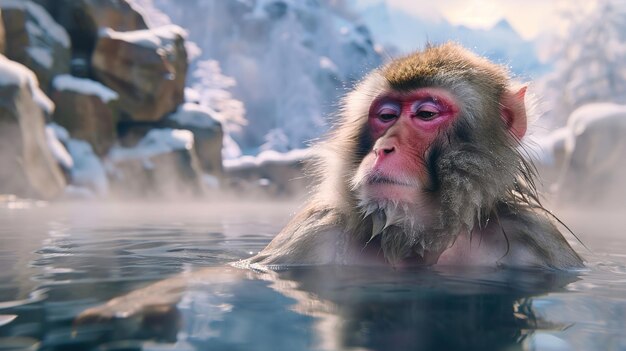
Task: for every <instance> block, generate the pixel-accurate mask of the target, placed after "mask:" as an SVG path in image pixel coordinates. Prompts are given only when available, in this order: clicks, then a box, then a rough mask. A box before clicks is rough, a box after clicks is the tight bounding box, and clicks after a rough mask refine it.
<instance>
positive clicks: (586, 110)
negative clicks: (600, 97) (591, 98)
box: [567, 102, 626, 135]
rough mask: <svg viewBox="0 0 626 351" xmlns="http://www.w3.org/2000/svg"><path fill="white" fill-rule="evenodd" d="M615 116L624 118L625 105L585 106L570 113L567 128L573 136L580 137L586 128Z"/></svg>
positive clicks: (599, 104) (602, 104) (625, 112)
mask: <svg viewBox="0 0 626 351" xmlns="http://www.w3.org/2000/svg"><path fill="white" fill-rule="evenodd" d="M615 115H621V116H626V105H619V104H614V103H609V102H606V103H592V104H587V105H584V106H581V107H579V108H578V109H576V110H575V111H574V112H572V114H571V116H570V117H569V119H568V121H567V128H569V129H570V130H571V131H572V133H574V135H580V134H582V132H584V131H585V129H586V128H587V126H589V125H591V124H593V123H596V122H597V121H600V120H604V119H606V118H611V117H613V116H615Z"/></svg>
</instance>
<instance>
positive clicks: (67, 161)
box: [46, 124, 74, 170]
mask: <svg viewBox="0 0 626 351" xmlns="http://www.w3.org/2000/svg"><path fill="white" fill-rule="evenodd" d="M59 128H61V129H62V127H60V126H59V125H57V124H55V126H54V127H52V126H46V141H47V142H48V149H50V152H51V153H52V156H53V157H54V159H55V160H56V161H57V162H58V163H59V164H60V165H61V167H63V168H64V169H67V170H70V169H72V168H73V167H74V160H73V159H72V156H70V154H69V153H68V152H67V150H66V149H65V146H63V144H62V143H61V141H59V139H60V138H58V137H57V135H56V130H58V129H59ZM63 130H64V131H65V129H63ZM65 133H66V134H67V131H65ZM61 136H66V135H63V134H62V135H61Z"/></svg>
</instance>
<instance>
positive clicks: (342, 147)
mask: <svg viewBox="0 0 626 351" xmlns="http://www.w3.org/2000/svg"><path fill="white" fill-rule="evenodd" d="M525 92H526V87H525V86H521V87H515V86H514V85H513V84H512V82H511V79H510V78H509V76H508V74H507V72H506V70H505V69H504V68H503V67H501V66H498V65H496V64H493V63H491V62H489V61H488V60H486V59H484V58H482V57H479V56H476V55H474V54H472V53H471V52H469V51H467V50H465V49H463V48H462V47H460V46H458V45H456V44H452V43H448V44H444V45H441V46H429V47H427V48H426V49H425V50H424V51H421V52H416V53H414V54H411V55H408V56H406V57H402V58H399V59H396V60H394V61H392V62H390V63H389V64H387V65H385V66H383V67H381V68H379V69H376V70H374V71H373V72H371V73H370V74H369V75H368V76H366V77H365V79H364V80H363V81H362V82H361V83H360V84H358V85H357V87H356V88H355V89H354V90H353V91H352V92H351V93H349V94H348V95H347V96H346V97H345V99H344V100H343V106H342V109H341V112H340V114H341V115H340V120H339V123H338V125H337V126H336V128H335V130H334V131H332V132H331V133H330V135H329V136H328V137H327V138H326V140H325V141H323V142H321V143H320V144H319V145H317V146H316V149H315V150H316V151H317V153H316V156H317V158H316V161H315V163H314V165H313V171H314V173H316V176H317V177H318V180H319V184H318V185H317V187H316V189H315V190H314V194H313V196H312V199H311V200H310V202H309V203H308V205H306V207H305V208H304V209H303V210H302V211H301V212H300V213H299V214H298V215H297V216H295V218H294V219H293V220H292V221H291V223H289V224H288V225H287V227H286V228H285V229H283V230H282V231H281V232H280V233H279V234H278V236H276V238H274V240H273V241H272V242H271V243H270V244H269V245H268V246H267V247H266V248H265V249H264V250H263V251H262V252H260V253H259V254H257V255H256V256H254V257H252V258H250V259H247V260H244V261H241V262H240V263H239V265H240V266H251V267H252V268H255V267H257V268H260V269H267V268H270V269H271V268H272V267H280V266H290V265H319V264H368V263H372V262H378V261H384V262H387V263H389V264H391V265H393V266H396V267H398V266H405V265H415V264H418V265H432V264H445V265H487V266H495V265H507V266H518V267H520V266H521V267H544V268H555V269H568V268H574V267H580V266H582V260H581V258H580V257H579V256H578V255H577V254H576V253H575V252H574V250H573V249H572V248H571V247H570V245H569V244H568V243H567V241H566V240H565V239H564V238H563V236H562V235H561V233H560V232H559V230H558V229H557V227H556V226H555V225H554V224H553V223H552V221H551V219H550V218H549V217H550V213H549V212H548V211H547V210H545V209H544V208H543V206H542V205H541V203H540V202H539V199H538V194H537V192H536V190H535V187H534V179H533V178H534V168H533V166H532V165H531V164H529V163H528V161H526V160H525V159H524V158H523V156H522V154H521V145H520V140H521V139H522V138H523V137H524V135H525V133H526V129H527V115H526V105H525Z"/></svg>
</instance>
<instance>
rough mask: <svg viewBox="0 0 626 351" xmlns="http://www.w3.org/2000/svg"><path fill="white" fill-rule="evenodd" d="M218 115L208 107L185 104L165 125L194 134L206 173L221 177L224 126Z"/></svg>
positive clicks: (200, 159) (201, 164) (201, 163)
mask: <svg viewBox="0 0 626 351" xmlns="http://www.w3.org/2000/svg"><path fill="white" fill-rule="evenodd" d="M216 115H217V113H216V112H215V111H213V110H211V109H209V108H207V107H204V106H201V105H198V104H194V103H189V102H188V103H185V104H182V105H180V106H179V107H178V109H177V110H176V112H174V113H172V114H170V115H169V116H167V118H166V119H165V121H164V125H165V126H167V127H169V128H174V129H186V130H189V131H190V132H192V133H193V138H194V142H195V149H196V153H197V155H198V160H199V161H200V166H201V167H202V170H203V171H204V172H207V173H210V174H212V175H214V176H217V177H221V176H222V175H223V169H222V140H223V136H224V133H223V130H222V124H221V123H220V121H219V120H218V119H217V118H216Z"/></svg>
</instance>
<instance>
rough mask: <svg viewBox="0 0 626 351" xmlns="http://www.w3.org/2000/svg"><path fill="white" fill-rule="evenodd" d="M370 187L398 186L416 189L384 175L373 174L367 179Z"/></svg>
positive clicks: (412, 185)
mask: <svg viewBox="0 0 626 351" xmlns="http://www.w3.org/2000/svg"><path fill="white" fill-rule="evenodd" d="M367 184H368V185H397V186H406V187H415V185H414V184H410V183H408V182H403V181H399V180H396V179H393V178H390V177H388V176H385V175H382V174H372V175H370V176H369V177H368V178H367Z"/></svg>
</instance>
